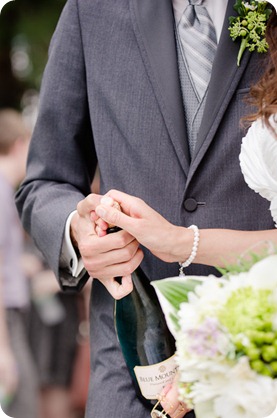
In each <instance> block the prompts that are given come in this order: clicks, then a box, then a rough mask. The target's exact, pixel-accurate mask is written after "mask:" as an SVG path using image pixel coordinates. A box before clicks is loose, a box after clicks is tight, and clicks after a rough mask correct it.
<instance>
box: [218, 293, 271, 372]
mask: <svg viewBox="0 0 277 418" xmlns="http://www.w3.org/2000/svg"><path fill="white" fill-rule="evenodd" d="M271 293H272V292H271V291H270V290H268V289H257V288H254V287H250V286H249V287H241V288H239V289H237V290H235V291H234V292H233V293H232V294H231V296H230V297H229V299H228V300H227V301H226V303H225V304H224V306H223V307H222V308H221V310H220V312H219V313H218V319H219V320H220V323H221V324H222V325H223V326H224V327H225V328H226V329H227V330H228V332H229V334H230V336H231V339H232V340H233V343H234V345H235V347H236V352H237V355H238V356H240V355H241V356H242V355H246V356H247V357H248V358H249V362H250V366H251V368H252V369H254V370H255V371H256V372H258V373H260V374H264V375H267V376H271V377H276V376H277V344H276V342H277V333H276V331H275V330H274V329H273V324H272V319H273V317H274V315H276V313H277V310H276V305H275V304H274V303H272V300H271Z"/></svg>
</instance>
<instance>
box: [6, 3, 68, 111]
mask: <svg viewBox="0 0 277 418" xmlns="http://www.w3.org/2000/svg"><path fill="white" fill-rule="evenodd" d="M65 2H66V0H15V1H11V2H9V3H7V4H6V5H5V6H4V8H3V9H2V12H1V14H0V70H1V77H0V107H5V106H12V107H16V108H20V103H21V98H22V96H23V94H24V91H26V90H27V89H36V90H39V87H40V83H41V77H42V73H43V69H44V67H45V64H46V61H47V54H48V47H49V42H50V39H51V36H52V34H53V32H54V30H55V27H56V24H57V21H58V18H59V16H60V13H61V11H62V8H63V6H64V4H65ZM16 69H17V70H16Z"/></svg>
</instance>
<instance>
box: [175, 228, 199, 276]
mask: <svg viewBox="0 0 277 418" xmlns="http://www.w3.org/2000/svg"><path fill="white" fill-rule="evenodd" d="M188 229H193V233H194V239H193V244H192V249H191V253H190V256H189V258H188V259H187V260H186V261H184V262H183V263H179V266H180V269H179V274H180V276H184V275H185V273H184V271H183V269H184V268H185V267H188V266H189V265H190V264H191V263H192V262H193V260H194V259H195V257H196V254H197V249H198V244H199V236H200V234H199V229H198V227H197V226H196V225H191V226H189V227H188Z"/></svg>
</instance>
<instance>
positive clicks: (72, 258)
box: [60, 210, 84, 277]
mask: <svg viewBox="0 0 277 418" xmlns="http://www.w3.org/2000/svg"><path fill="white" fill-rule="evenodd" d="M76 212H77V211H76V210H74V211H73V212H71V214H70V215H69V216H68V218H67V221H66V224H65V231H64V239H63V244H62V251H61V255H60V267H61V268H66V269H67V270H68V271H69V272H70V273H71V274H72V276H73V277H78V276H79V275H80V273H81V272H83V270H84V263H83V260H82V258H78V257H77V254H76V252H75V249H74V247H73V244H72V241H71V238H70V223H71V219H72V217H73V216H74V214H75V213H76Z"/></svg>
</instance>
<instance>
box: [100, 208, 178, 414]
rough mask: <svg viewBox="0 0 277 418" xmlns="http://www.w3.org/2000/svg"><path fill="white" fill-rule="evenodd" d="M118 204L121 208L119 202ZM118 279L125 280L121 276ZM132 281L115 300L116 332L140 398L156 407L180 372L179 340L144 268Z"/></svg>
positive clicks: (112, 228) (112, 229) (111, 228)
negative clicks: (176, 356) (177, 359)
mask: <svg viewBox="0 0 277 418" xmlns="http://www.w3.org/2000/svg"><path fill="white" fill-rule="evenodd" d="M114 207H115V208H116V209H118V210H121V207H120V205H119V204H118V203H117V202H114ZM118 231H120V228H119V227H117V226H115V225H109V228H108V230H107V232H108V233H109V234H110V233H116V232H118ZM116 280H117V281H118V282H119V283H121V277H116ZM132 282H133V290H132V292H131V293H129V295H127V296H125V297H124V298H122V299H120V300H116V301H115V309H114V322H115V331H116V334H117V337H118V341H119V344H120V346H121V350H122V353H123V357H124V359H125V362H126V365H127V368H128V370H129V372H130V374H131V377H132V380H133V383H134V387H135V390H136V393H137V395H138V397H139V398H140V399H141V400H142V402H143V403H145V404H146V405H147V406H153V405H155V404H156V403H157V399H158V396H159V394H160V393H161V391H162V389H163V387H164V386H166V385H167V384H168V383H172V381H173V379H174V376H175V375H176V373H177V366H176V364H175V360H174V353H175V340H174V338H173V336H172V334H171V333H170V331H169V329H168V327H167V324H166V320H165V316H164V313H163V311H162V309H161V306H160V303H159V300H158V297H157V295H156V292H155V290H154V287H153V286H151V283H150V280H149V279H148V277H147V276H146V275H145V274H144V272H143V270H142V269H141V267H138V268H137V269H136V270H135V271H134V272H133V273H132Z"/></svg>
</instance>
